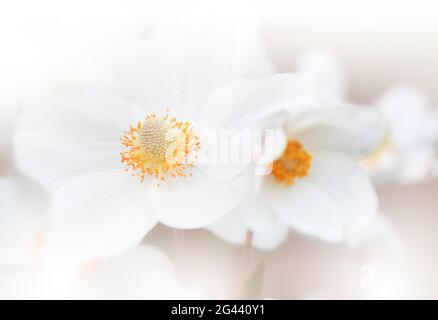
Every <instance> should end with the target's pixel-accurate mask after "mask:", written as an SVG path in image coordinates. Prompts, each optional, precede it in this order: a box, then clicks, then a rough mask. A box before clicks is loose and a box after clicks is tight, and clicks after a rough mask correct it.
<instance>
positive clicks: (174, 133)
mask: <svg viewBox="0 0 438 320" xmlns="http://www.w3.org/2000/svg"><path fill="white" fill-rule="evenodd" d="M121 142H122V144H123V145H124V146H125V147H126V151H124V152H122V153H121V160H122V163H124V164H125V165H126V171H131V172H132V176H135V175H137V176H138V177H139V178H140V181H141V182H144V180H145V178H146V176H152V177H155V178H156V179H158V180H160V181H164V180H165V178H166V177H167V176H171V177H186V176H187V175H189V174H188V173H187V172H186V171H187V169H188V168H189V167H191V166H192V165H193V161H194V160H196V156H197V151H198V150H199V148H200V143H199V137H198V136H197V135H196V133H195V131H194V129H193V127H192V126H191V124H190V123H189V122H180V121H177V120H176V119H175V118H170V117H169V115H168V114H166V115H165V116H164V117H161V118H159V117H157V116H156V115H154V114H151V115H148V116H147V117H146V118H145V120H144V121H143V122H138V123H137V125H136V126H132V125H130V126H129V129H128V130H127V131H125V133H124V135H123V137H122V138H121Z"/></svg>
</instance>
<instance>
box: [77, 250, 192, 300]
mask: <svg viewBox="0 0 438 320" xmlns="http://www.w3.org/2000/svg"><path fill="white" fill-rule="evenodd" d="M79 280H80V284H81V292H80V293H79V298H82V299H184V298H187V296H186V294H185V292H184V289H183V288H182V286H181V284H180V282H179V281H178V279H177V277H176V272H175V269H174V268H173V266H172V263H171V261H170V259H169V258H168V257H167V256H166V255H165V254H164V253H162V252H161V251H160V250H158V249H156V248H154V247H150V246H139V247H137V248H135V249H132V250H130V251H128V252H126V253H124V254H122V255H118V256H114V257H111V258H107V259H103V260H101V261H96V262H94V263H92V264H90V265H86V266H84V268H83V270H82V272H81V274H80V279H79Z"/></svg>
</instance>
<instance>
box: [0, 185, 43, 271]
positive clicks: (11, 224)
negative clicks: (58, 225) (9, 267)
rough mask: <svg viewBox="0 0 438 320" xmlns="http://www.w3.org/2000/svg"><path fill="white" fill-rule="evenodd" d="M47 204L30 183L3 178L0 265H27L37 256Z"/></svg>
mask: <svg viewBox="0 0 438 320" xmlns="http://www.w3.org/2000/svg"><path fill="white" fill-rule="evenodd" d="M45 200H46V199H45V194H44V193H43V192H42V190H40V189H39V188H38V187H37V186H35V185H33V184H32V183H31V182H29V181H27V180H24V179H11V178H0V264H18V263H20V264H21V263H26V262H29V261H30V260H31V259H32V258H33V257H34V256H35V255H36V251H37V247H38V242H39V238H40V236H41V233H42V229H43V227H44V210H45V209H46V205H47V204H46V201H45Z"/></svg>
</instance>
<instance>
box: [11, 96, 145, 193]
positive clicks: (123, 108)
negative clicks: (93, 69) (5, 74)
mask: <svg viewBox="0 0 438 320" xmlns="http://www.w3.org/2000/svg"><path fill="white" fill-rule="evenodd" d="M139 119H140V118H139V115H138V114H136V108H135V106H133V105H132V104H130V103H128V102H126V101H125V100H123V99H121V98H120V97H118V96H115V95H113V94H111V93H107V92H98V93H88V94H83V95H80V96H56V97H52V98H49V99H48V100H46V101H40V102H39V103H36V104H35V105H32V106H28V107H27V108H26V109H25V112H24V114H23V117H22V119H21V121H20V128H19V130H18V132H17V137H16V143H15V145H16V155H17V163H18V166H19V167H20V169H21V170H22V171H23V172H25V173H27V174H28V175H30V176H32V177H34V178H36V179H37V180H38V181H39V182H41V183H42V184H43V185H44V186H45V187H47V188H50V189H51V190H54V189H56V187H58V186H59V185H61V184H62V183H64V182H66V181H68V180H69V179H71V178H73V177H75V176H78V175H81V174H85V173H91V172H98V171H103V170H108V169H115V168H120V166H121V164H120V154H119V152H120V150H121V148H122V145H121V143H120V137H121V136H122V135H123V132H124V130H126V129H127V128H128V127H129V125H130V124H135V123H136V122H137V121H138V120H139Z"/></svg>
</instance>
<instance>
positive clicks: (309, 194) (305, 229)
mask: <svg viewBox="0 0 438 320" xmlns="http://www.w3.org/2000/svg"><path fill="white" fill-rule="evenodd" d="M274 183H275V182H272V184H271V185H269V186H267V187H266V190H265V192H266V196H267V199H268V201H269V203H270V205H271V207H272V209H273V210H274V212H275V213H276V214H277V215H278V216H279V217H280V218H281V219H282V220H283V221H285V222H286V223H288V224H289V225H290V226H291V227H292V229H295V230H297V231H299V232H301V233H304V234H307V235H310V236H315V237H318V238H321V239H323V240H326V241H339V240H341V239H342V217H341V210H340V208H339V207H338V206H337V204H336V203H335V202H334V201H333V199H331V198H330V197H329V196H328V195H327V194H325V193H324V192H323V191H321V190H319V189H318V188H316V187H314V186H312V185H311V184H308V183H305V182H301V181H300V182H296V183H295V184H294V185H293V186H290V187H286V186H281V185H274Z"/></svg>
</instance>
